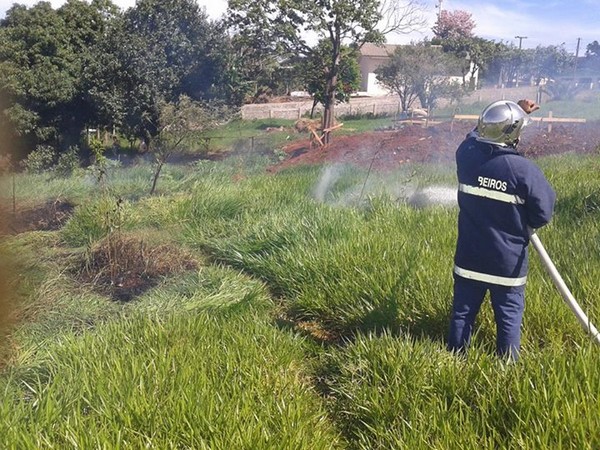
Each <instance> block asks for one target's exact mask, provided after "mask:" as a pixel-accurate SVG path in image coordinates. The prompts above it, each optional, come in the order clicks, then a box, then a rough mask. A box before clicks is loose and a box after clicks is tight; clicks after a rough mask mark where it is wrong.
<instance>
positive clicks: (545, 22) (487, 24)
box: [0, 0, 600, 56]
mask: <svg viewBox="0 0 600 450" xmlns="http://www.w3.org/2000/svg"><path fill="white" fill-rule="evenodd" d="M307 1H311V0H307ZM421 1H422V3H423V4H424V5H425V7H426V16H427V20H428V26H427V27H426V28H425V30H424V31H423V32H422V33H413V34H410V35H399V36H398V35H394V36H388V42H389V43H391V44H402V43H409V42H410V41H419V40H422V39H423V38H429V37H431V36H432V33H431V27H432V26H433V24H434V23H435V21H436V18H437V14H438V12H439V5H440V2H441V7H442V9H443V10H448V11H455V10H463V11H467V12H469V13H471V14H472V17H473V20H474V21H475V24H476V27H475V29H474V30H473V32H474V34H475V35H476V36H479V37H482V38H486V39H491V40H494V41H497V42H499V41H502V42H504V43H507V44H509V43H513V44H515V45H517V46H518V45H519V43H520V44H521V46H522V48H535V47H537V46H539V45H541V46H548V45H556V46H561V45H564V47H565V49H566V50H567V51H568V52H569V53H572V54H575V53H576V52H577V45H578V40H579V55H580V56H582V55H583V54H585V49H586V46H587V44H589V43H591V42H593V41H595V40H596V41H600V19H599V18H600V0H570V1H565V0H441V1H440V0H421ZM37 2H38V0H17V1H15V0H0V18H2V17H4V15H5V13H6V10H8V9H9V8H10V7H11V5H12V4H13V3H20V4H24V5H28V6H31V5H34V4H35V3H37ZM50 3H52V6H53V7H55V8H56V7H59V6H60V5H62V4H63V3H64V0H51V1H50ZM113 3H115V4H116V5H118V6H119V7H121V8H129V7H131V6H133V5H134V4H135V0H113ZM198 4H199V5H200V6H202V7H204V8H206V12H207V13H208V15H209V16H210V17H211V18H213V19H218V18H219V17H220V16H221V15H222V14H224V13H225V10H226V8H227V0H198ZM516 36H523V38H522V39H518V38H516ZM519 41H520V42H519Z"/></svg>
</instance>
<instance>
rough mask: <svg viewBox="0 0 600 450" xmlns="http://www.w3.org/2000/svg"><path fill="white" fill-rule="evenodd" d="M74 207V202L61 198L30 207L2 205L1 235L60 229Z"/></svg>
mask: <svg viewBox="0 0 600 450" xmlns="http://www.w3.org/2000/svg"><path fill="white" fill-rule="evenodd" d="M74 209H75V205H74V204H72V203H71V202H69V201H66V200H61V199H57V200H49V201H47V202H45V203H42V204H39V205H35V206H28V207H14V208H13V207H12V205H7V204H3V205H0V214H1V215H2V220H1V221H0V235H2V236H6V235H16V234H20V233H25V232H28V231H54V230H58V229H60V228H61V227H62V226H63V225H64V224H65V223H66V222H67V220H69V218H70V217H71V215H72V214H73V210H74Z"/></svg>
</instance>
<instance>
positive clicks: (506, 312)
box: [448, 274, 525, 360]
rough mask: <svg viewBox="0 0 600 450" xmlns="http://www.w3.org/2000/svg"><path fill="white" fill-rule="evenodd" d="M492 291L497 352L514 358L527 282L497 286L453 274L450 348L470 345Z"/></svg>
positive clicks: (519, 342)
mask: <svg viewBox="0 0 600 450" xmlns="http://www.w3.org/2000/svg"><path fill="white" fill-rule="evenodd" d="M487 291H489V292H490V297H491V301H492V308H493V309H494V319H495V321H496V333H497V337H496V351H497V352H498V354H499V355H501V356H508V357H510V358H512V359H514V360H516V359H518V357H519V350H520V347H521V322H522V320H523V311H524V310H525V285H523V286H516V287H507V286H498V285H495V284H489V283H483V282H481V281H475V280H468V279H466V278H462V277H460V276H458V275H456V274H455V275H454V300H453V304H452V316H451V318H450V334H449V337H448V349H449V350H450V351H455V352H459V351H463V350H464V349H466V347H467V346H468V345H469V342H470V340H471V335H472V333H473V326H474V324H475V318H476V316H477V313H478V312H479V309H480V307H481V303H482V302H483V299H484V297H485V294H486V292H487Z"/></svg>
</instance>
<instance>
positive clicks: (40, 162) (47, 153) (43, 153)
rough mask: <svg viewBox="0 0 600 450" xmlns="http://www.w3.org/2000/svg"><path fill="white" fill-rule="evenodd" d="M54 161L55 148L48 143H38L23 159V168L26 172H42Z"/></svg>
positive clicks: (49, 167)
mask: <svg viewBox="0 0 600 450" xmlns="http://www.w3.org/2000/svg"><path fill="white" fill-rule="evenodd" d="M55 162H56V150H55V149H54V147H52V146H50V145H38V146H37V147H36V148H35V150H34V151H32V152H31V153H29V155H27V158H26V159H25V160H24V161H23V168H24V169H25V171H26V172H28V173H37V174H40V173H44V172H46V171H48V170H50V169H51V168H52V166H54V164H55Z"/></svg>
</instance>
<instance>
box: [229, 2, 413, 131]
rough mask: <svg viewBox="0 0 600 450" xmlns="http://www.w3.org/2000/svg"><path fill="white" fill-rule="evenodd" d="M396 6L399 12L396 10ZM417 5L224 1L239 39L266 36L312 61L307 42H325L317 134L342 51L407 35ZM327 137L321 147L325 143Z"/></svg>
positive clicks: (329, 118)
mask: <svg viewBox="0 0 600 450" xmlns="http://www.w3.org/2000/svg"><path fill="white" fill-rule="evenodd" d="M400 5H401V6H400ZM421 11H422V10H421V9H420V4H419V3H418V2H417V1H415V0H409V1H407V2H403V3H402V4H400V2H397V1H390V0H315V1H305V0H229V8H228V21H229V23H230V24H233V25H234V26H235V27H236V29H237V31H238V32H239V33H244V32H245V30H246V29H254V30H255V29H261V30H269V35H270V36H271V38H270V39H272V42H278V43H279V45H282V46H283V47H284V48H285V49H286V50H287V51H288V52H290V53H292V54H301V55H303V56H313V57H317V56H318V53H319V49H318V46H312V45H311V44H310V40H315V41H317V42H321V41H323V40H327V41H328V42H329V45H330V49H331V51H330V52H329V53H328V54H326V55H322V57H324V59H323V64H322V66H323V67H325V68H326V70H325V71H324V73H323V74H322V76H323V79H324V80H325V82H324V85H325V89H324V92H323V106H324V113H323V124H322V126H323V129H328V128H330V127H331V125H332V124H333V121H334V105H335V102H336V95H337V90H338V88H339V81H340V78H339V77H340V67H341V61H342V51H343V50H342V49H343V46H344V45H348V46H357V47H360V46H361V45H362V44H363V43H365V42H375V43H377V42H382V41H383V38H384V35H385V34H386V33H390V32H400V31H412V30H413V29H414V28H415V27H418V26H422V23H423V22H422V18H421V17H420V13H421ZM329 139H330V135H329V133H325V137H324V142H325V143H328V142H329Z"/></svg>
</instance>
